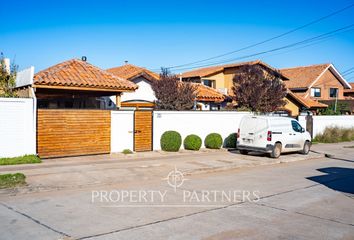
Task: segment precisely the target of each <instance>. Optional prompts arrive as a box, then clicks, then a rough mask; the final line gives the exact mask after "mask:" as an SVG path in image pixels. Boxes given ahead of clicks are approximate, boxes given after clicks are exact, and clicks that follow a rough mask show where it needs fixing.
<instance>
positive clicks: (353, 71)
mask: <svg viewBox="0 0 354 240" xmlns="http://www.w3.org/2000/svg"><path fill="white" fill-rule="evenodd" d="M352 73H354V70H352V71H350V72H347V73H345V74H342V76H347V75H350V74H352Z"/></svg>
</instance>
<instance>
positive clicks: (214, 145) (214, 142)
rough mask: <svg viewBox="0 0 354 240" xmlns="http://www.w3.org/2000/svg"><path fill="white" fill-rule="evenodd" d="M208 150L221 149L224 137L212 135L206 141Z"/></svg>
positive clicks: (216, 134) (217, 134)
mask: <svg viewBox="0 0 354 240" xmlns="http://www.w3.org/2000/svg"><path fill="white" fill-rule="evenodd" d="M204 145H205V147H206V148H211V149H220V148H221V145H222V137H221V135H220V134H219V133H210V134H209V135H208V136H206V138H205V140H204Z"/></svg>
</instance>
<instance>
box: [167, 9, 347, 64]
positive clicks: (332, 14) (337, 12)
mask: <svg viewBox="0 0 354 240" xmlns="http://www.w3.org/2000/svg"><path fill="white" fill-rule="evenodd" d="M353 6H354V3H353V4H351V5H349V6H346V7H344V8H342V9H339V10H337V11H335V12H333V13H331V14H328V15H326V16H323V17H320V18H318V19H316V20H314V21H311V22H309V23H306V24H304V25H302V26H300V27H297V28H294V29H292V30H290V31H287V32H285V33H282V34H280V35H277V36H274V37H271V38H268V39H266V40H263V41H261V42H258V43H254V44H251V45H248V46H246V47H243V48H240V49H237V50H234V51H231V52H227V53H224V54H220V55H217V56H214V57H210V58H206V59H202V60H199V61H195V62H190V63H185V64H180V65H175V66H171V67H167V68H168V69H172V68H180V67H184V66H189V65H193V64H196V63H201V62H205V61H209V60H212V59H216V58H220V57H224V56H227V55H230V54H233V53H237V52H240V51H243V50H246V49H250V48H253V47H256V46H258V45H261V44H264V43H267V42H270V41H272V40H274V39H278V38H281V37H283V36H286V35H288V34H290V33H293V32H296V31H298V30H300V29H303V28H306V27H308V26H311V25H313V24H315V23H318V22H320V21H322V20H324V19H326V18H329V17H332V16H334V15H336V14H339V13H341V12H343V11H345V10H347V9H349V8H352V7H353Z"/></svg>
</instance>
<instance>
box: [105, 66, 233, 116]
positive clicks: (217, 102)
mask: <svg viewBox="0 0 354 240" xmlns="http://www.w3.org/2000/svg"><path fill="white" fill-rule="evenodd" d="M107 71H108V72H110V73H112V74H114V75H116V76H118V77H121V78H124V79H127V80H129V81H132V82H134V83H135V84H136V85H138V86H139V88H138V89H137V90H136V91H135V92H129V93H124V94H123V95H122V98H121V100H122V103H121V106H122V107H123V108H127V109H136V108H140V109H142V108H147V109H149V108H150V109H152V108H154V106H155V101H156V97H155V94H154V91H153V90H152V87H151V81H153V80H159V78H160V76H159V75H158V74H157V73H154V72H152V71H150V70H147V69H146V68H143V67H139V66H135V65H132V64H125V65H122V66H119V67H114V68H110V69H107ZM196 94H197V99H196V108H197V109H199V110H217V109H220V108H221V107H222V106H223V105H225V99H226V98H225V96H224V94H222V93H219V92H218V91H216V90H215V89H213V88H210V87H208V86H204V85H202V84H197V93H196ZM112 101H114V99H112Z"/></svg>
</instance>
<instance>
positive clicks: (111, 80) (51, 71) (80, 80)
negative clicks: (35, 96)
mask: <svg viewBox="0 0 354 240" xmlns="http://www.w3.org/2000/svg"><path fill="white" fill-rule="evenodd" d="M33 83H34V85H45V86H65V87H84V88H88V89H89V88H100V89H107V90H135V89H137V87H138V86H137V85H136V84H134V83H132V82H130V81H128V80H125V79H123V78H120V77H117V76H114V75H113V74H111V73H109V72H107V71H104V70H102V69H100V68H98V67H96V66H93V65H91V64H90V63H87V62H84V61H81V60H78V59H72V60H69V61H65V62H62V63H59V64H57V65H54V66H52V67H49V68H47V69H45V70H42V71H40V72H38V73H37V74H35V76H34V82H33Z"/></svg>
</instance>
